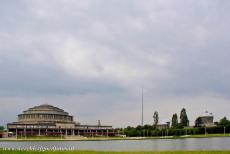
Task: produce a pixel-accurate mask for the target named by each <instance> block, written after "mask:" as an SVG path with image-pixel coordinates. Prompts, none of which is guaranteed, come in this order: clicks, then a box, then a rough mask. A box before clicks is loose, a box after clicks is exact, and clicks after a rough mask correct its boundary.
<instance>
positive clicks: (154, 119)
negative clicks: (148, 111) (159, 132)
mask: <svg viewBox="0 0 230 154" xmlns="http://www.w3.org/2000/svg"><path fill="white" fill-rule="evenodd" d="M153 121H154V122H153V126H154V127H155V128H156V126H157V124H158V122H159V114H158V112H157V111H155V112H154V114H153Z"/></svg>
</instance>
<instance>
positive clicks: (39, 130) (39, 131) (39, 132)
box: [38, 128, 41, 136]
mask: <svg viewBox="0 0 230 154" xmlns="http://www.w3.org/2000/svg"><path fill="white" fill-rule="evenodd" d="M40 135H41V129H40V128H39V129H38V136H40Z"/></svg>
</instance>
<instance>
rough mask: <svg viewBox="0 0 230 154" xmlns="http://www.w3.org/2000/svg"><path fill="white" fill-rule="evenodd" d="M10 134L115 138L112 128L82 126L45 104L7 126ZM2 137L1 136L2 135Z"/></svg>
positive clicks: (56, 108)
mask: <svg viewBox="0 0 230 154" xmlns="http://www.w3.org/2000/svg"><path fill="white" fill-rule="evenodd" d="M7 130H8V132H10V133H12V134H13V136H16V137H17V136H18V135H21V136H25V135H30V136H41V135H43V136H44V135H45V136H47V135H52V136H57V135H65V136H68V135H71V136H75V135H82V136H97V135H100V136H103V135H104V136H109V135H110V136H113V135H114V129H113V128H112V126H107V125H101V124H100V122H98V124H96V125H81V124H80V123H76V122H75V121H74V118H73V116H71V115H69V113H68V112H65V111H64V110H62V109H60V108H58V107H54V106H52V105H48V104H43V105H39V106H35V107H32V108H29V109H28V110H26V111H24V112H23V113H22V114H19V115H18V121H17V122H13V123H8V124H7ZM0 136H1V134H0Z"/></svg>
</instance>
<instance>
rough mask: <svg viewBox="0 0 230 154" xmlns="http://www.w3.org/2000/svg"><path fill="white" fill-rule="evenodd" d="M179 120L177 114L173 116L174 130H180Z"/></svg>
mask: <svg viewBox="0 0 230 154" xmlns="http://www.w3.org/2000/svg"><path fill="white" fill-rule="evenodd" d="M178 126H179V125H178V118H177V114H176V113H175V114H173V116H172V128H178Z"/></svg>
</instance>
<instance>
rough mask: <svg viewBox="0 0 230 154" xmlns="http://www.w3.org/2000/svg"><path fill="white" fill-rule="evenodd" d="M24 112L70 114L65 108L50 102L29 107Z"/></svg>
mask: <svg viewBox="0 0 230 154" xmlns="http://www.w3.org/2000/svg"><path fill="white" fill-rule="evenodd" d="M23 113H24V114H36V113H43V114H59V115H68V113H67V112H65V111H64V110H62V109H60V108H58V107H55V106H52V105H49V104H42V105H39V106H35V107H32V108H29V109H28V110H26V111H24V112H23Z"/></svg>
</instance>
